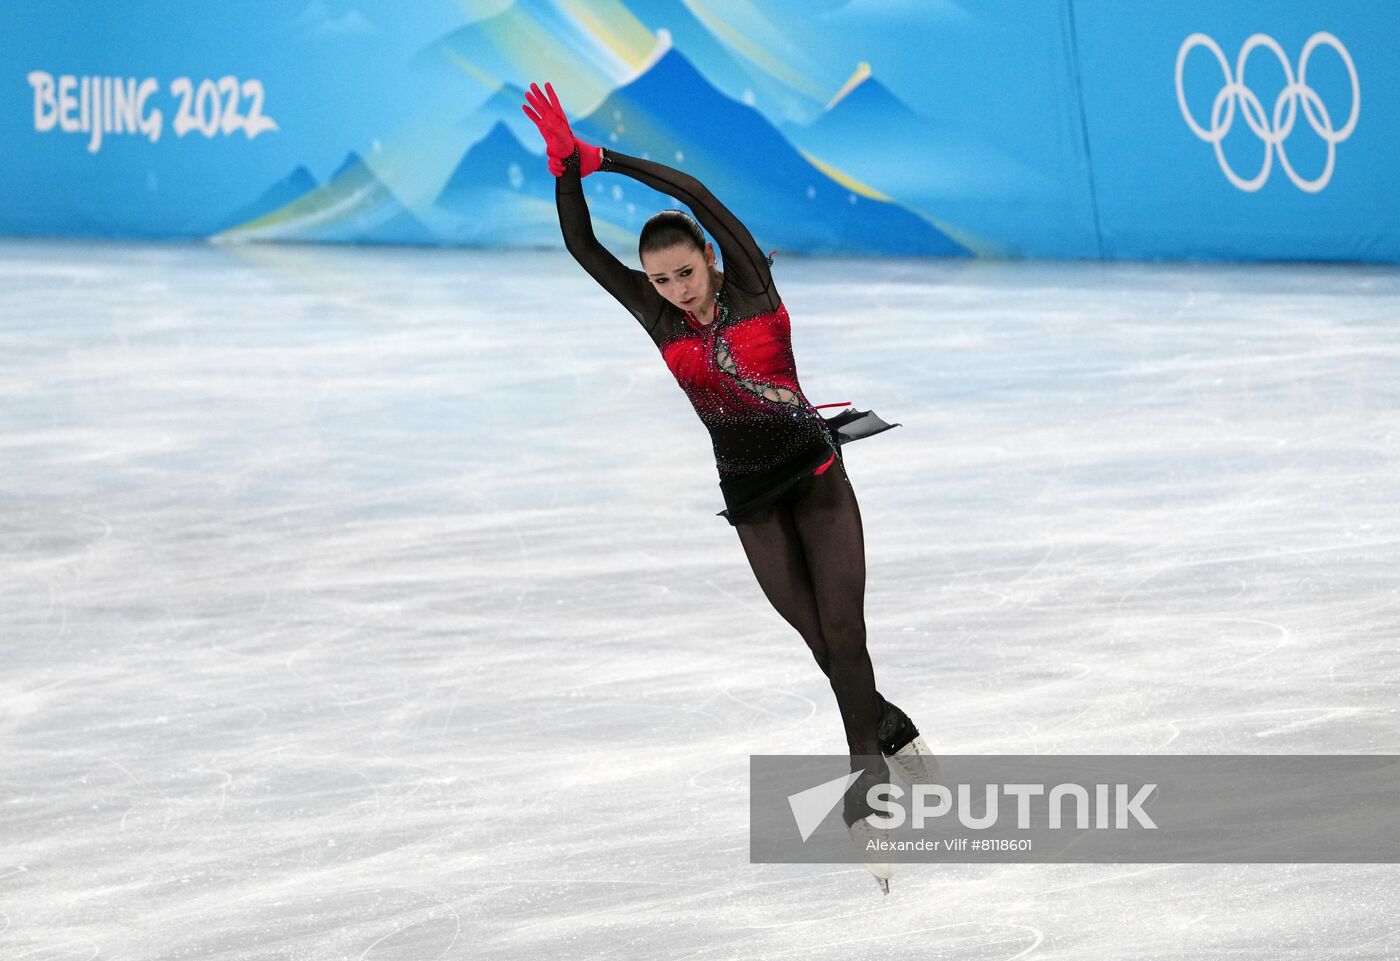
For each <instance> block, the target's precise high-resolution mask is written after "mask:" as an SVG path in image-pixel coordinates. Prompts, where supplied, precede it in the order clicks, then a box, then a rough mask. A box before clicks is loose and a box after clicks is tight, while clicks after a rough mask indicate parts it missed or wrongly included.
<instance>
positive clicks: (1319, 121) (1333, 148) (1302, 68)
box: [1176, 32, 1361, 193]
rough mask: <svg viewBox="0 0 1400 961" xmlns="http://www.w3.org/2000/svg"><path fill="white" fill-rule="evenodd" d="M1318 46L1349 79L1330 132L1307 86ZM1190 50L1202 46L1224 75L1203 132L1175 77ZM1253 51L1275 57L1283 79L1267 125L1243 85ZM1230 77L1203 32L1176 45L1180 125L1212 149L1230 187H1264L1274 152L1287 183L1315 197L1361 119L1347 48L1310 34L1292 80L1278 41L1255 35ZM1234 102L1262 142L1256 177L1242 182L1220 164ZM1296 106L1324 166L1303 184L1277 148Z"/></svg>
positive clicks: (1327, 117)
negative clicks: (1322, 151)
mask: <svg viewBox="0 0 1400 961" xmlns="http://www.w3.org/2000/svg"><path fill="white" fill-rule="evenodd" d="M1324 44H1325V45H1326V46H1329V47H1331V48H1332V49H1333V50H1335V51H1337V54H1338V55H1339V56H1340V57H1341V58H1342V63H1344V64H1346V68H1347V73H1348V74H1349V75H1350V77H1351V114H1350V116H1349V117H1348V118H1347V122H1346V124H1345V125H1344V126H1343V127H1342V129H1341V130H1337V129H1335V128H1334V127H1333V125H1332V115H1331V114H1330V113H1328V112H1327V108H1326V107H1325V106H1323V103H1322V98H1321V97H1319V96H1318V94H1317V91H1316V90H1314V89H1313V88H1312V87H1309V86H1308V58H1310V57H1311V56H1312V54H1313V51H1314V50H1316V49H1317V48H1318V47H1319V46H1321V45H1324ZM1196 47H1205V48H1206V49H1207V50H1209V51H1210V52H1211V53H1213V54H1215V59H1216V60H1217V61H1219V63H1220V72H1221V73H1222V74H1224V76H1225V85H1224V86H1223V87H1221V88H1220V92H1219V93H1218V94H1216V95H1215V103H1214V105H1213V106H1212V107H1211V110H1210V128H1209V129H1207V128H1205V127H1202V126H1201V125H1200V124H1198V123H1197V122H1196V118H1195V117H1193V116H1192V115H1191V108H1190V107H1188V106H1187V105H1186V92H1185V91H1184V90H1183V89H1182V86H1181V75H1182V69H1183V68H1184V67H1185V66H1186V55H1187V54H1189V53H1190V52H1191V51H1192V50H1194V49H1195V48H1196ZM1256 47H1264V48H1266V49H1268V50H1269V51H1271V52H1272V53H1273V54H1274V56H1276V57H1278V61H1279V63H1280V64H1282V65H1283V75H1284V78H1285V79H1286V80H1287V83H1286V84H1285V85H1284V88H1283V90H1281V91H1280V92H1279V95H1278V99H1277V100H1275V101H1274V113H1273V118H1272V121H1273V122H1272V123H1270V118H1269V116H1268V115H1267V114H1265V113H1264V105H1263V104H1262V103H1260V102H1259V98H1258V97H1257V96H1255V94H1254V91H1252V90H1250V89H1249V87H1247V86H1246V85H1245V79H1244V68H1245V64H1246V62H1247V61H1248V60H1249V55H1250V53H1252V52H1253V51H1254V49H1255V48H1256ZM1235 75H1236V76H1237V77H1238V79H1235V78H1234V77H1232V76H1231V74H1230V64H1229V63H1228V62H1227V61H1226V60H1225V54H1224V53H1223V52H1222V51H1221V49H1220V45H1219V44H1218V43H1216V42H1215V41H1214V40H1212V39H1211V38H1210V37H1208V36H1206V35H1205V34H1204V33H1193V34H1191V36H1189V37H1187V38H1186V41H1185V42H1184V43H1183V44H1182V45H1181V49H1180V50H1178V51H1177V54H1176V102H1177V103H1178V104H1179V105H1180V107H1181V115H1182V116H1183V117H1185V118H1186V123H1187V125H1188V126H1190V128H1191V132H1192V133H1194V134H1195V135H1196V136H1197V137H1199V138H1201V139H1202V140H1204V141H1205V142H1206V143H1209V144H1211V145H1213V146H1214V147H1215V156H1216V158H1217V159H1218V160H1219V161H1220V169H1221V170H1223V171H1224V172H1225V176H1226V177H1228V178H1229V179H1230V183H1232V184H1234V185H1235V186H1236V187H1238V188H1239V189H1241V190H1247V191H1251V192H1252V191H1255V190H1258V189H1259V188H1260V187H1262V186H1264V182H1265V181H1267V180H1268V179H1269V171H1270V170H1271V169H1272V167H1273V158H1274V150H1275V148H1277V150H1278V160H1279V163H1280V164H1282V165H1283V169H1284V170H1285V171H1287V173H1288V179H1290V180H1292V181H1293V183H1294V185H1295V186H1297V187H1298V188H1299V189H1300V190H1306V191H1308V192H1309V193H1317V192H1318V191H1320V190H1321V189H1322V188H1323V187H1325V186H1327V183H1328V181H1330V180H1331V179H1332V168H1333V167H1334V166H1335V165H1336V159H1337V144H1339V143H1341V142H1342V141H1343V140H1346V139H1347V138H1348V137H1350V136H1351V132H1352V131H1353V130H1355V129H1356V120H1357V117H1359V116H1360V114H1361V83H1360V81H1359V80H1358V79H1357V76H1356V64H1354V63H1353V62H1352V59H1351V55H1350V54H1349V53H1347V48H1346V47H1344V46H1342V42H1341V41H1340V40H1338V39H1337V38H1336V37H1334V36H1333V35H1332V34H1330V33H1326V32H1319V33H1315V34H1313V35H1312V36H1311V37H1309V38H1308V42H1307V43H1305V44H1304V45H1303V54H1302V57H1301V58H1300V59H1299V61H1298V78H1297V79H1296V80H1295V79H1294V78H1293V67H1292V66H1291V65H1290V64H1289V62H1288V58H1287V56H1285V55H1284V52H1283V48H1282V47H1281V46H1279V44H1278V41H1277V40H1275V39H1274V38H1273V37H1270V36H1268V35H1267V34H1262V33H1256V34H1254V35H1253V36H1252V37H1250V38H1249V39H1248V40H1246V41H1245V42H1244V46H1243V47H1241V48H1240V55H1239V58H1238V60H1237V61H1236V63H1235ZM1236 101H1238V102H1239V105H1240V114H1241V115H1242V116H1243V117H1244V120H1245V123H1247V124H1248V125H1249V129H1250V130H1252V131H1254V135H1255V136H1256V137H1258V138H1259V139H1260V140H1262V141H1263V142H1264V165H1263V166H1262V167H1261V168H1260V170H1259V173H1258V174H1256V175H1255V176H1254V177H1253V178H1252V179H1250V180H1245V179H1244V178H1243V177H1241V176H1240V175H1239V174H1237V173H1235V171H1234V170H1233V169H1232V168H1231V167H1230V164H1229V162H1228V161H1227V160H1226V159H1225V151H1224V148H1223V147H1222V146H1221V142H1222V141H1223V140H1224V139H1225V135H1226V134H1228V133H1229V132H1230V126H1231V124H1232V123H1233V122H1234V119H1235V102H1236ZM1299 101H1301V102H1302V104H1303V114H1304V115H1305V116H1306V117H1307V120H1308V125H1309V126H1310V127H1312V129H1313V131H1314V132H1315V133H1316V134H1317V135H1318V136H1319V137H1321V138H1322V139H1323V140H1324V141H1326V142H1327V166H1326V167H1325V168H1324V169H1323V171H1322V174H1321V175H1320V176H1318V177H1317V179H1315V180H1305V179H1303V178H1302V177H1300V176H1299V175H1298V172H1297V171H1295V170H1294V169H1293V166H1292V165H1291V164H1290V163H1289V162H1288V154H1287V153H1285V152H1284V149H1283V142H1284V141H1285V140H1287V139H1288V135H1289V134H1291V133H1292V132H1293V124H1294V122H1295V121H1296V120H1297V119H1298V103H1299ZM1285 107H1286V108H1287V110H1288V115H1287V117H1285V116H1284V108H1285Z"/></svg>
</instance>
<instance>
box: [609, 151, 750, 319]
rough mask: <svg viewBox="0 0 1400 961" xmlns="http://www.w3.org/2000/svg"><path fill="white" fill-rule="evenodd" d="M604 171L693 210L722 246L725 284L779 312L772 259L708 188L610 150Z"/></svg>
mask: <svg viewBox="0 0 1400 961" xmlns="http://www.w3.org/2000/svg"><path fill="white" fill-rule="evenodd" d="M600 169H602V170H608V171H612V172H614V173H620V174H623V175H625V176H628V177H631V178H632V179H634V180H637V181H640V182H641V183H644V184H646V185H647V186H648V187H651V188H652V189H653V190H659V191H660V192H661V193H664V194H667V195H669V196H672V197H675V198H676V199H677V200H679V201H680V202H681V203H683V204H685V205H686V206H687V207H689V208H690V209H691V211H692V212H693V213H694V214H695V219H696V220H698V221H700V223H701V224H702V225H703V226H704V228H705V229H706V230H707V231H709V232H710V236H711V237H713V238H715V240H716V241H717V242H718V243H719V249H720V253H721V254H722V255H723V257H724V279H725V282H726V283H730V284H733V285H734V286H736V287H738V288H739V289H741V290H743V291H745V292H747V293H749V294H752V295H754V296H760V297H761V296H763V295H767V296H768V299H769V300H770V301H771V305H770V306H771V309H777V306H778V296H777V293H776V292H775V291H773V289H772V288H773V275H772V273H771V272H770V271H769V269H768V258H767V257H766V256H764V254H763V251H762V250H760V249H759V247H758V243H757V242H756V241H755V240H754V239H753V235H752V234H750V233H749V229H748V228H747V227H745V226H744V224H743V223H742V222H741V221H740V220H739V218H737V217H735V216H734V214H732V213H731V212H730V211H729V208H728V207H726V206H725V205H724V204H722V203H720V202H719V200H718V199H716V198H715V195H714V194H712V193H710V191H709V189H708V188H707V187H706V186H705V185H704V184H702V183H701V182H700V181H698V180H696V179H695V178H694V177H692V176H691V175H690V174H688V173H685V172H683V171H680V170H677V169H676V168H674V167H668V166H666V165H665V164H661V163H657V162H656V161H654V160H643V159H641V158H640V157H632V156H629V155H627V154H625V153H619V152H618V151H616V150H611V149H607V148H604V149H603V165H602V167H601V168H600ZM642 276H643V277H645V276H646V275H645V274H643V275H642Z"/></svg>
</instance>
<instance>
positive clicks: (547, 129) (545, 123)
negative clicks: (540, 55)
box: [520, 81, 602, 177]
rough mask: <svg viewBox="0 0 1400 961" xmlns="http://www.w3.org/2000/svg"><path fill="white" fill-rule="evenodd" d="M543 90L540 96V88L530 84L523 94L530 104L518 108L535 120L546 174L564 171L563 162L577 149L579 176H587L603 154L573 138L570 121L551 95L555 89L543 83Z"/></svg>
mask: <svg viewBox="0 0 1400 961" xmlns="http://www.w3.org/2000/svg"><path fill="white" fill-rule="evenodd" d="M544 89H545V93H541V92H540V88H539V86H538V85H536V84H534V83H531V84H530V89H529V90H528V91H526V92H525V99H526V100H528V101H529V102H530V103H529V106H525V105H524V104H522V105H521V107H520V109H521V110H524V111H525V116H527V117H529V118H530V119H531V120H532V121H534V124H535V126H536V127H538V128H539V131H540V135H541V136H543V137H544V142H545V154H546V155H547V156H548V158H549V172H550V173H552V174H554V176H556V177H557V176H559V175H561V174H562V173H563V172H564V159H565V158H566V157H568V156H569V155H570V154H572V153H573V152H574V148H575V147H577V148H578V155H579V176H581V177H587V176H588V175H589V174H591V173H593V172H594V171H595V170H597V169H598V168H599V166H601V165H602V151H601V150H599V149H598V148H597V147H595V146H593V145H592V144H590V143H585V142H584V141H582V140H579V139H578V138H576V137H575V136H574V132H573V130H572V129H571V128H570V127H569V118H568V117H567V116H565V114H564V107H563V105H562V104H560V103H559V96H558V94H556V93H555V92H554V87H553V86H552V85H551V84H550V83H549V82H548V81H546V82H545V85H544ZM532 107H533V108H534V109H533V111H532V110H531V108H532Z"/></svg>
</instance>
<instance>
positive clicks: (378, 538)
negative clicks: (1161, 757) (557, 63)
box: [0, 241, 1400, 961]
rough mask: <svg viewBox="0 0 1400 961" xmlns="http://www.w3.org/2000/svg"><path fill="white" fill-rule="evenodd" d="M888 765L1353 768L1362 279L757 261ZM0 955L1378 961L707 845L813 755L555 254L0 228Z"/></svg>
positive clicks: (1222, 907)
mask: <svg viewBox="0 0 1400 961" xmlns="http://www.w3.org/2000/svg"><path fill="white" fill-rule="evenodd" d="M774 271H775V276H776V279H777V283H778V286H779V290H780V292H781V293H782V295H783V297H784V300H785V301H786V303H787V305H788V307H789V310H790V312H791V315H792V318H793V327H794V344H795V350H796V356H797V361H798V371H799V373H800V374H801V377H802V384H803V388H804V390H805V392H806V394H807V396H808V398H809V399H810V400H811V402H812V403H814V404H822V403H834V402H838V401H846V400H849V401H852V402H854V403H855V405H856V406H858V407H860V408H863V409H873V410H875V411H877V412H878V413H879V414H880V415H881V416H882V417H884V418H885V419H886V420H890V421H898V422H899V423H901V424H902V426H901V427H899V428H897V429H895V430H893V431H890V432H887V433H884V434H881V435H879V436H877V437H873V438H870V439H868V440H863V441H861V442H859V443H857V444H854V445H852V446H850V447H848V448H847V450H846V458H845V460H846V465H847V468H848V470H849V472H850V475H851V478H852V481H853V484H854V486H855V489H856V492H857V494H858V496H859V498H860V503H861V510H862V513H863V518H864V525H865V534H866V551H867V565H868V570H869V580H868V586H867V595H866V620H867V625H868V629H869V643H870V649H871V654H872V657H873V660H874V664H875V671H876V679H877V682H878V684H879V686H880V689H881V690H882V691H884V692H885V693H886V694H888V695H889V696H890V697H891V698H892V699H894V700H896V701H897V702H898V703H899V704H901V705H902V706H904V707H905V708H906V709H907V710H908V711H909V712H910V713H911V714H912V715H913V716H914V719H915V720H916V721H917V722H918V723H919V725H920V726H921V727H922V728H923V730H924V731H925V734H926V736H927V737H928V740H929V741H930V742H931V744H932V745H933V747H934V749H935V751H939V752H943V753H949V754H954V753H961V754H972V753H994V754H1035V753H1066V754H1073V753H1103V754H1151V753H1170V754H1230V753H1262V754H1294V753H1365V754H1370V753H1396V752H1400V697H1398V695H1400V653H1397V643H1396V641H1397V635H1400V584H1397V579H1396V571H1397V568H1400V511H1398V510H1397V507H1398V506H1400V496H1397V494H1400V489H1397V469H1400V403H1398V402H1400V270H1397V269H1394V268H1373V267H1355V266H1303V265H1293V266H1284V265H1261V266H1252V267H1247V266H1222V265H1214V266H1212V265H1183V264H1171V265H1143V264H1098V263H1006V262H1000V263H998V262H980V261H932V260H930V261H919V260H880V261H876V260H861V259H839V260H838V259H808V258H801V257H796V256H786V257H785V256H784V255H783V254H782V253H779V255H778V260H777V263H776V264H775V267H774ZM0 373H2V374H3V376H0V395H2V396H3V401H0V465H2V466H3V470H0V563H2V564H3V574H4V576H3V578H2V579H0V632H3V634H2V635H0V644H2V645H3V647H0V654H3V658H4V667H3V672H0V736H3V741H0V746H3V761H2V762H0V844H2V845H3V847H2V848H0V957H3V958H4V959H6V961H22V959H33V961H40V959H42V961H60V959H63V961H68V959H72V961H88V959H110V961H116V959H122V961H157V959H160V961H164V959H176V958H188V959H200V961H214V959H235V958H236V959H284V958H285V959H321V958H328V959H330V958H334V959H339V958H350V959H360V958H364V959H404V961H431V959H437V958H471V959H492V961H498V959H499V961H506V959H510V961H516V959H521V958H531V959H533V958H541V959H570V961H587V959H614V958H627V959H653V958H657V959H659V958H666V959H674V961H702V959H703V961H713V959H764V958H769V959H780V958H781V959H831V961H859V959H867V958H869V959H889V958H914V959H949V961H952V959H958V961H992V959H996V961H1010V959H1013V958H1020V959H1037V961H1040V959H1043V961H1050V959H1056V961H1060V959H1064V961H1069V959H1073V961H1098V959H1104V961H1107V959H1120V958H1143V959H1147V958H1150V959H1168V958H1171V959H1200V958H1230V959H1260V961H1264V959H1269V961H1272V959H1279V958H1297V959H1308V961H1315V959H1323V958H1335V959H1346V961H1359V959H1368V958H1375V959H1380V958H1394V957H1396V956H1400V920H1397V919H1396V916H1395V905H1396V904H1397V903H1400V867H1397V866H1395V865H1365V864H1362V865H1342V864H1312V865H1289V864H1213V865H1201V864H1195V865H1192V864H1152V865H1143V864H1123V865H1087V864H1080V865H1076V864H1060V865H1055V864H1047V865H1001V866H997V865H968V864H955V865H917V864H914V865H900V866H899V868H898V871H897V873H896V875H895V879H894V882H893V887H892V893H891V895H890V896H889V897H887V898H886V897H882V896H881V895H880V894H879V891H878V889H877V888H876V886H875V884H874V883H873V880H872V879H871V877H870V876H869V875H868V873H867V872H866V871H865V870H864V869H863V868H861V867H860V866H859V865H829V866H823V865H818V866H811V865H808V866H804V865H763V864H759V865H754V864H750V863H749V860H748V800H747V790H748V763H749V756H750V755H751V754H776V753H839V752H840V751H842V750H843V749H844V739H843V737H842V733H841V725H840V719H839V716H838V714H837V712H836V707H835V703H834V699H833V697H832V695H831V692H830V689H829V688H828V687H827V685H826V682H825V679H824V678H823V677H822V676H821V674H820V673H819V672H818V670H817V668H816V666H815V664H814V663H813V661H812V660H811V658H810V657H809V656H808V654H807V651H806V648H805V647H804V645H803V643H802V641H801V640H800V639H799V638H798V637H797V636H796V634H795V633H793V632H792V631H791V630H790V629H789V628H788V627H787V625H786V624H784V623H783V622H782V621H781V620H780V618H779V617H778V615H777V614H776V613H775V612H774V611H773V610H772V609H771V607H769V606H768V604H767V602H766V601H765V600H764V598H763V596H762V594H761V592H760V591H759V588H758V586H757V583H756V582H755V581H754V579H753V575H752V573H751V572H750V571H749V569H748V566H747V562H746V560H745V558H744V555H743V553H742V550H741V548H740V546H739V542H738V539H737V538H736V537H735V535H734V532H733V530H732V529H731V528H730V527H729V525H728V524H727V523H726V522H725V521H724V520H723V519H722V518H719V517H716V516H714V514H715V512H716V511H718V510H719V509H720V508H721V507H722V506H723V503H722V501H721V499H720V496H719V489H718V487H717V479H716V476H715V471H714V462H713V457H712V454H711V451H710V448H709V440H708V436H707V435H706V433H705V431H704V428H703V427H702V425H701V424H700V422H699V420H698V419H697V418H696V417H695V415H694V413H693V412H692V411H691V409H690V407H689V404H688V402H687V401H686V399H685V397H684V395H683V394H682V393H681V392H680V390H679V389H678V388H677V387H676V385H675V383H674V381H673V380H672V379H671V375H670V374H669V372H668V371H667V370H666V368H665V366H664V364H663V363H662V361H661V358H660V357H659V355H658V354H657V352H656V349H655V348H654V347H653V345H652V344H651V342H650V340H649V339H648V338H647V336H646V334H645V333H644V332H643V331H642V330H641V329H640V328H639V327H638V325H637V324H636V322H635V321H634V320H633V319H632V318H631V317H630V315H628V314H627V313H626V312H625V311H624V310H623V309H622V308H621V307H620V306H618V305H617V304H616V303H614V302H613V301H612V300H611V299H610V298H609V297H608V296H607V295H606V294H605V293H604V292H603V291H602V290H601V289H599V288H597V287H596V286H595V285H594V284H593V282H592V281H591V280H590V279H589V278H588V277H587V276H586V275H585V274H584V273H583V271H582V270H581V269H579V268H578V267H577V265H575V264H574V263H573V261H572V260H571V259H569V258H568V256H567V255H566V254H565V253H564V252H563V251H557V252H556V251H540V252H525V253H520V252H516V253H506V252H490V251H473V250H457V251H451V250H436V249H414V248H400V249H374V248H360V249H356V248H308V247H290V246H275V247H274V246H268V247H242V248H219V247H211V246H205V245H169V246H167V245H117V244H99V243H80V242H66V243H60V242H20V241H5V242H3V243H0Z"/></svg>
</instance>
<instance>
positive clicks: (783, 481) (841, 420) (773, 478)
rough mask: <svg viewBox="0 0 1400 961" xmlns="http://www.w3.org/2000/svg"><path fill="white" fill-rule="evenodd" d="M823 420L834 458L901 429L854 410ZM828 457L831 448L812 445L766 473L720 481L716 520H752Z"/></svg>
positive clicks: (760, 472)
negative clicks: (860, 443)
mask: <svg viewBox="0 0 1400 961" xmlns="http://www.w3.org/2000/svg"><path fill="white" fill-rule="evenodd" d="M822 419H823V420H825V421H826V426H827V428H828V429H830V431H831V436H832V437H833V438H835V440H836V453H837V456H840V454H841V447H842V445H844V444H849V443H851V442H852V441H857V440H860V439H861V438H863V437H870V436H871V435H872V434H878V433H880V432H881V431H886V430H889V429H890V428H891V427H898V426H900V425H899V424H897V423H896V424H887V423H885V422H884V421H883V420H881V419H880V418H879V416H878V415H876V414H875V412H874V411H869V410H856V409H855V408H854V407H848V408H846V409H845V410H843V411H842V412H841V413H839V414H837V415H836V416H835V417H823V418H822ZM830 457H831V448H830V447H828V446H826V444H825V443H820V444H815V445H813V446H812V447H809V448H807V449H806V450H802V451H798V452H797V453H796V454H794V455H793V456H792V457H789V458H788V459H787V460H785V461H783V462H782V463H781V464H777V465H775V466H773V467H770V468H768V469H767V470H763V471H758V472H757V473H754V474H745V475H744V476H743V477H735V478H730V479H725V480H721V481H720V482H719V490H720V494H722V495H723V497H724V503H725V509H724V510H722V511H720V512H719V513H718V514H716V515H715V516H717V517H723V518H724V519H725V520H727V521H729V523H730V525H731V526H735V527H737V526H738V525H739V524H742V523H743V522H744V521H746V520H752V519H753V518H754V517H755V516H756V515H758V514H761V513H762V512H763V510H764V509H765V508H767V507H768V505H769V504H771V503H773V501H775V500H777V499H778V498H779V497H781V496H782V495H783V494H784V493H785V492H786V491H787V490H789V489H790V488H791V487H792V486H793V485H794V484H796V483H797V482H798V481H799V480H801V479H802V478H803V477H805V476H807V475H808V474H810V473H812V472H813V471H815V470H816V469H817V468H818V467H820V466H822V464H825V463H826V462H827V460H828V459H829V458H830Z"/></svg>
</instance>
